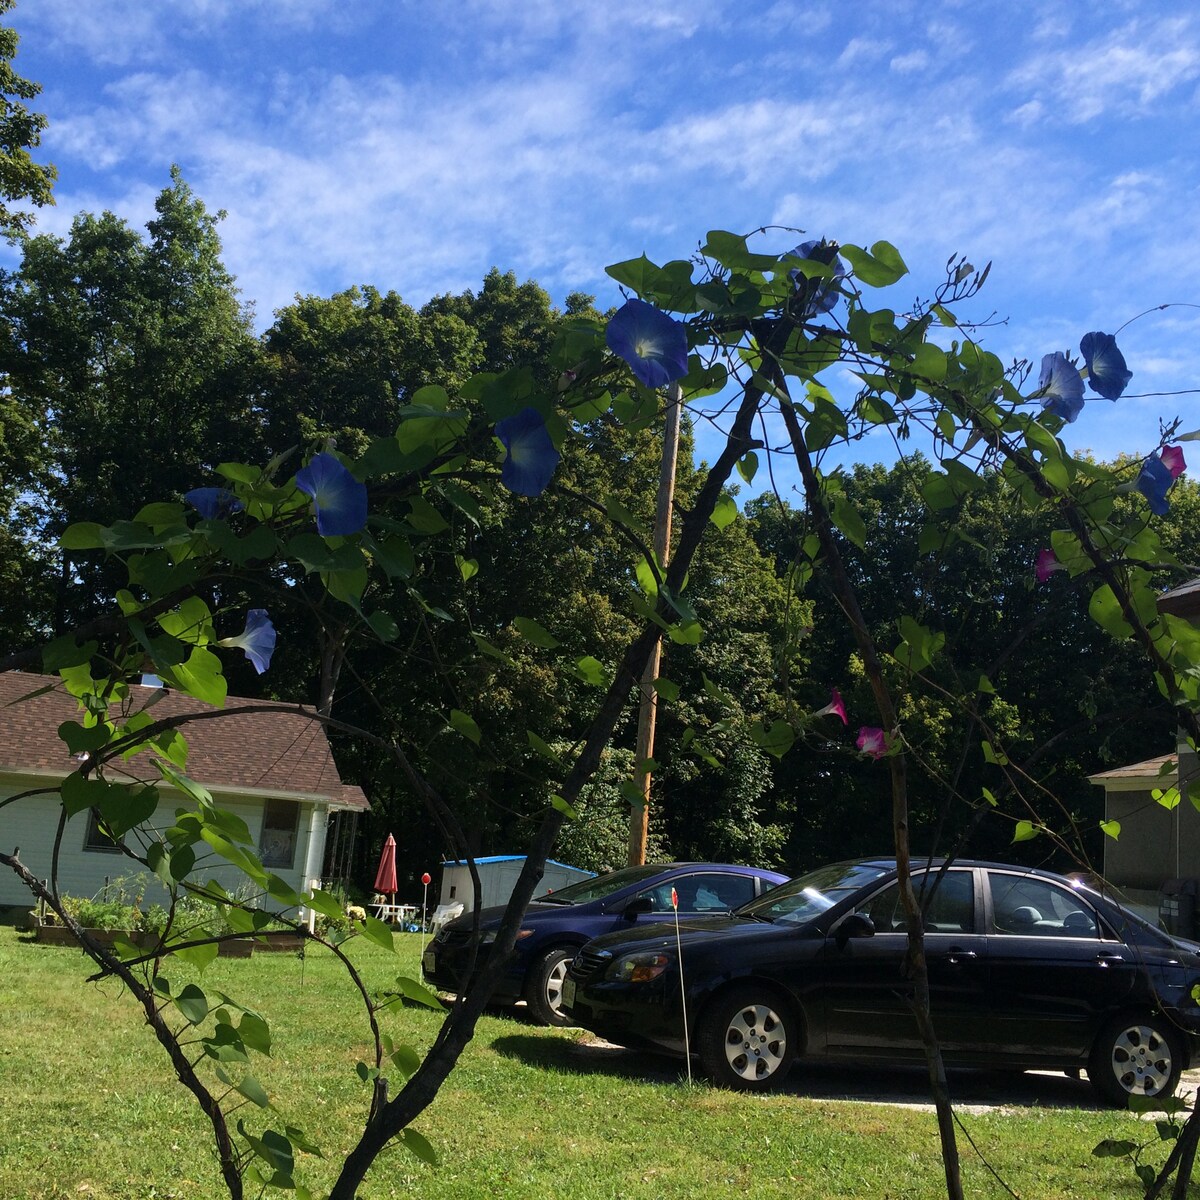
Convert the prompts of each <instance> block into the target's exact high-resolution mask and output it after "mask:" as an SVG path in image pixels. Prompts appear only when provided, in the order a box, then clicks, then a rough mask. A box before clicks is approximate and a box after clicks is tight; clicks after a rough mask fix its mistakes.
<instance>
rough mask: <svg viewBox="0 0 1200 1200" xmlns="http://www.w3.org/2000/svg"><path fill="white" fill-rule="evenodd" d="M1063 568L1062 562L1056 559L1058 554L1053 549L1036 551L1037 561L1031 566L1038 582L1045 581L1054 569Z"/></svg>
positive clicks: (1060, 569)
mask: <svg viewBox="0 0 1200 1200" xmlns="http://www.w3.org/2000/svg"><path fill="white" fill-rule="evenodd" d="M1065 569H1066V568H1065V567H1064V566H1063V565H1062V563H1060V562H1059V561H1058V555H1057V554H1055V553H1054V551H1053V550H1039V551H1038V556H1037V562H1036V564H1035V565H1034V568H1033V571H1034V574H1035V575H1036V576H1037V581H1038V583H1045V582H1046V580H1047V579H1049V578H1050V576H1051V575H1053V574H1054V572H1055V571H1063V570H1065Z"/></svg>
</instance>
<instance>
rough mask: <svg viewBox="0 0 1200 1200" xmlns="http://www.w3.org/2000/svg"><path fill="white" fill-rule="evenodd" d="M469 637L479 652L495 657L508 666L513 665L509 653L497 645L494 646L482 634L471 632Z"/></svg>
mask: <svg viewBox="0 0 1200 1200" xmlns="http://www.w3.org/2000/svg"><path fill="white" fill-rule="evenodd" d="M471 638H472V640H473V641H474V642H475V645H476V647H477V648H478V649H479V651H480V653H482V654H486V655H487V656H488V658H495V659H498V660H499V661H500V662H502V663H508V665H509V666H513V665H514V664H513V660H512V657H511V656H510V655H508V654H505V653H504V651H503V650H501V649H500V648H499V647H498V646H494V645H493V644H492V643H491V642H489V641H488V640H487V638H485V637H484V636H483V635H482V634H480V633H472V634H471Z"/></svg>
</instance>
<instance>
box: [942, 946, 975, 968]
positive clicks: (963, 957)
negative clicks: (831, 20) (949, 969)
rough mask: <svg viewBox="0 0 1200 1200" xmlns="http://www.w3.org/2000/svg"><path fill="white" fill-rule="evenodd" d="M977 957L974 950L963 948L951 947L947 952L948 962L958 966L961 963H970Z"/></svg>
mask: <svg viewBox="0 0 1200 1200" xmlns="http://www.w3.org/2000/svg"><path fill="white" fill-rule="evenodd" d="M975 957H977V956H976V954H975V951H974V950H964V949H963V948H962V947H961V946H951V947H950V949H949V950H948V951H947V952H946V961H947V962H948V963H952V964H953V965H955V966H957V965H958V964H959V963H961V962H970V961H971V960H972V959H974V958H975Z"/></svg>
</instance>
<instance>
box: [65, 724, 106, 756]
mask: <svg viewBox="0 0 1200 1200" xmlns="http://www.w3.org/2000/svg"><path fill="white" fill-rule="evenodd" d="M111 733H112V726H111V725H109V724H108V723H107V722H101V723H100V724H99V725H92V726H90V727H89V728H84V726H82V725H80V724H79V723H78V722H77V721H64V722H63V723H62V724H61V725H60V726H59V727H58V736H59V737H60V738H62V740H63V741H64V742H66V743H67V750H68V751H69V752H70V753H71V754H73V755H79V754H90V753H91V752H92V751H93V750H99V749H100V748H101V747H102V746H104V745H105V744H106V743H107V742H108V739H109V735H110V734H111Z"/></svg>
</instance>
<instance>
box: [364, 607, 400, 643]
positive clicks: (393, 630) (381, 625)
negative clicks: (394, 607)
mask: <svg viewBox="0 0 1200 1200" xmlns="http://www.w3.org/2000/svg"><path fill="white" fill-rule="evenodd" d="M367 624H368V625H370V627H371V629H372V630H373V631H374V633H375V636H376V637H377V638H378V639H379V640H380V641H381V642H394V641H395V640H396V639H397V638H398V637H399V636H400V626H399V625H397V624H396V619H395V617H393V616H392V615H391V614H390V613H385V612H384V611H383V609H381V608H378V609H376V610H375V611H374V612H373V613H372V614H371V615H370V616H369V617H367Z"/></svg>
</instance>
